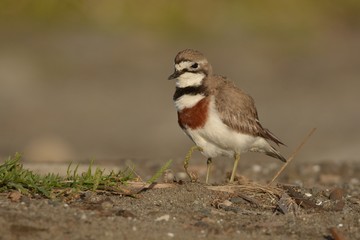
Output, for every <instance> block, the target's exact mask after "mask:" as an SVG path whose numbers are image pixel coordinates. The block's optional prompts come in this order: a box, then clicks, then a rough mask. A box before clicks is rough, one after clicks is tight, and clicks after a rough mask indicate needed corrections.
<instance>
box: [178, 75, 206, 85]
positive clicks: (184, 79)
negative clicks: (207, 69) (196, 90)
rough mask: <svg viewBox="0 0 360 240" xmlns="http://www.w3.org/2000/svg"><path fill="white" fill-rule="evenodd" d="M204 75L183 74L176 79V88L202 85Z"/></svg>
mask: <svg viewBox="0 0 360 240" xmlns="http://www.w3.org/2000/svg"><path fill="white" fill-rule="evenodd" d="M204 78H205V74H203V73H199V72H198V73H193V72H185V73H183V74H181V75H180V76H179V77H178V78H177V79H176V86H177V87H179V88H185V87H197V86H200V85H201V84H202V81H203V79H204Z"/></svg>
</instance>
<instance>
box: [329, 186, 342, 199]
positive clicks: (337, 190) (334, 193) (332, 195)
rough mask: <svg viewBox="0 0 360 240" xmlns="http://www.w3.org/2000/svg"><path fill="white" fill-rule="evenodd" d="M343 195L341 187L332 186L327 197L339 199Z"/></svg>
mask: <svg viewBox="0 0 360 240" xmlns="http://www.w3.org/2000/svg"><path fill="white" fill-rule="evenodd" d="M343 197H344V190H343V189H341V188H334V189H333V190H332V191H331V192H330V195H329V199H331V200H334V201H336V200H341V199H342V198H343Z"/></svg>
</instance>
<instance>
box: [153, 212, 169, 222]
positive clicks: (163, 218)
mask: <svg viewBox="0 0 360 240" xmlns="http://www.w3.org/2000/svg"><path fill="white" fill-rule="evenodd" d="M169 219H170V215H169V214H165V215H163V216H161V217H158V218H157V219H155V222H159V221H165V222H167V221H169Z"/></svg>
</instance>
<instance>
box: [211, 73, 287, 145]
mask: <svg viewBox="0 0 360 240" xmlns="http://www.w3.org/2000/svg"><path fill="white" fill-rule="evenodd" d="M216 80H217V82H218V84H217V86H216V88H215V89H216V90H215V92H214V94H215V95H216V97H215V99H216V100H215V104H216V107H217V110H218V112H219V113H220V118H221V119H222V121H223V122H224V123H225V124H226V125H227V126H229V127H230V128H232V129H235V130H236V131H238V132H242V133H246V134H250V135H253V136H260V137H263V138H265V139H268V140H271V141H273V142H274V143H276V144H277V145H279V144H282V145H284V144H283V143H282V142H281V141H280V140H279V139H278V138H277V137H276V136H275V135H274V134H272V133H271V132H270V131H269V130H268V129H266V128H263V127H262V126H261V124H260V122H259V117H258V113H257V110H256V107H255V102H254V100H253V98H252V97H251V96H249V95H248V94H246V93H245V92H243V91H242V90H241V89H239V88H237V87H236V86H235V85H234V84H233V83H232V82H229V81H227V80H226V79H224V78H223V77H216Z"/></svg>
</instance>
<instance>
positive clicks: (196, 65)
mask: <svg viewBox="0 0 360 240" xmlns="http://www.w3.org/2000/svg"><path fill="white" fill-rule="evenodd" d="M198 66H199V64H197V63H194V64H193V65H191V68H198Z"/></svg>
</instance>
